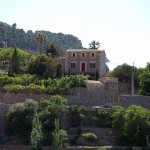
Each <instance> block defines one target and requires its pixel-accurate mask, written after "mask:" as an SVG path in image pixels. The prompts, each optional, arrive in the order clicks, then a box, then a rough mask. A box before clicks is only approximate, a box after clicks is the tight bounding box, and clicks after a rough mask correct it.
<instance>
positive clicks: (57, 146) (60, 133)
mask: <svg viewBox="0 0 150 150" xmlns="http://www.w3.org/2000/svg"><path fill="white" fill-rule="evenodd" d="M52 136H53V142H52V148H53V150H64V149H65V148H66V139H67V132H66V131H64V130H61V129H60V128H59V120H58V119H56V120H55V129H54V132H53V133H52Z"/></svg>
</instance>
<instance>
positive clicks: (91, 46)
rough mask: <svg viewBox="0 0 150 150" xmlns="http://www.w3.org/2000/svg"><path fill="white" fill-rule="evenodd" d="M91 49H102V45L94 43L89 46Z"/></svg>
mask: <svg viewBox="0 0 150 150" xmlns="http://www.w3.org/2000/svg"><path fill="white" fill-rule="evenodd" d="M89 47H90V49H98V48H99V47H100V43H99V42H98V41H92V42H91V43H90V44H89Z"/></svg>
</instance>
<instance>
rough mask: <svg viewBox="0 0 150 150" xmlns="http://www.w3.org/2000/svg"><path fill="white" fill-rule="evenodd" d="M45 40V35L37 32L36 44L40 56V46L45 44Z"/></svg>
mask: <svg viewBox="0 0 150 150" xmlns="http://www.w3.org/2000/svg"><path fill="white" fill-rule="evenodd" d="M46 39H47V36H46V34H45V33H43V32H38V34H37V37H36V40H37V43H38V44H39V45H40V54H41V51H42V45H43V44H44V43H45V42H46Z"/></svg>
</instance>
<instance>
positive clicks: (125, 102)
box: [117, 95, 150, 110]
mask: <svg viewBox="0 0 150 150" xmlns="http://www.w3.org/2000/svg"><path fill="white" fill-rule="evenodd" d="M117 105H119V106H123V107H128V106H130V105H140V106H142V107H144V108H146V109H149V110H150V96H142V95H135V96H130V95H121V96H120V98H119V101H118V103H117Z"/></svg>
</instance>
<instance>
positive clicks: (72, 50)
mask: <svg viewBox="0 0 150 150" xmlns="http://www.w3.org/2000/svg"><path fill="white" fill-rule="evenodd" d="M70 51H71V52H74V51H94V52H95V51H105V50H104V49H68V50H67V52H70Z"/></svg>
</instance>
